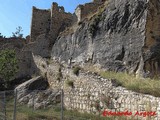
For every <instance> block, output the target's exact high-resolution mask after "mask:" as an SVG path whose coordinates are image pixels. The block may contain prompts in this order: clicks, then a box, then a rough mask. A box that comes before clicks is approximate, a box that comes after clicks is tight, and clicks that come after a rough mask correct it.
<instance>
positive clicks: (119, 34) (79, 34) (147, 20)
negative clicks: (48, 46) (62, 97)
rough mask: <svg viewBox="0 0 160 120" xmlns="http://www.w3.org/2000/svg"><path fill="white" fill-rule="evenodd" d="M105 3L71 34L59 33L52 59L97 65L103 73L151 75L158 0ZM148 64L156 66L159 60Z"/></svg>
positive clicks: (159, 6)
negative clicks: (105, 70) (145, 73)
mask: <svg viewBox="0 0 160 120" xmlns="http://www.w3.org/2000/svg"><path fill="white" fill-rule="evenodd" d="M105 4H106V5H105V7H104V8H100V9H99V10H98V12H97V14H96V15H94V16H92V17H91V18H86V19H85V20H84V21H83V22H81V23H79V26H78V27H77V29H76V30H75V31H74V32H72V33H70V34H67V35H66V34H65V33H63V34H61V35H60V36H59V37H58V39H57V40H56V42H55V44H54V46H53V48H52V57H58V58H60V60H61V61H66V62H67V61H68V60H71V61H74V62H75V61H76V62H84V63H85V62H91V63H93V64H100V65H101V66H102V67H104V68H105V69H107V70H115V71H125V70H126V71H128V72H133V73H135V72H137V74H143V73H144V72H148V71H150V73H152V72H154V73H155V71H157V70H158V68H159V66H156V67H157V68H155V69H154V70H153V67H154V66H150V64H151V63H149V65H148V61H150V60H151V59H155V58H157V56H158V52H157V51H156V49H158V46H157V44H158V35H159V34H160V33H159V30H160V25H159V24H160V22H159V21H158V19H159V17H160V14H159V11H160V1H159V0H149V1H146V0H110V1H107V2H106V3H105ZM153 35H155V36H153ZM155 39H157V40H155ZM151 61H152V60H151ZM152 64H157V65H159V60H158V59H156V63H155V62H154V63H152Z"/></svg>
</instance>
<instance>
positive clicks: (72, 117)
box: [6, 98, 124, 120]
mask: <svg viewBox="0 0 160 120" xmlns="http://www.w3.org/2000/svg"><path fill="white" fill-rule="evenodd" d="M6 108H7V109H6V115H7V120H9V119H10V120H11V119H12V118H13V108H14V99H13V98H11V99H10V100H7V106H6ZM16 114H17V116H16V120H61V106H60V104H57V105H55V106H54V107H52V108H46V109H41V110H33V108H29V107H27V106H26V105H20V104H18V105H17V113H16ZM100 114H101V113H100ZM115 118H118V120H124V117H103V116H99V115H95V114H89V113H86V112H85V113H80V112H78V111H76V110H72V111H71V110H65V109H64V120H106V119H107V120H115Z"/></svg>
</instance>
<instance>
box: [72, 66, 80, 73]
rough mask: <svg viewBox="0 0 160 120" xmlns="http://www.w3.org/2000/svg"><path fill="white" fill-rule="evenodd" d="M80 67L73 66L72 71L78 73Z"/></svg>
mask: <svg viewBox="0 0 160 120" xmlns="http://www.w3.org/2000/svg"><path fill="white" fill-rule="evenodd" d="M80 69H81V68H80V67H79V66H74V67H73V73H74V74H75V75H79V70H80Z"/></svg>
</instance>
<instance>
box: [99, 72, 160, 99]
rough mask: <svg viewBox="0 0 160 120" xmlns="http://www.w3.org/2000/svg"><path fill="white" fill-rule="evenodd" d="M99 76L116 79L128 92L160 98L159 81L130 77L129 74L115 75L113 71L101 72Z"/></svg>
mask: <svg viewBox="0 0 160 120" xmlns="http://www.w3.org/2000/svg"><path fill="white" fill-rule="evenodd" d="M99 74H100V76H102V77H104V78H108V79H115V80H116V82H117V83H118V84H119V85H121V86H123V87H125V88H127V89H128V90H133V91H135V92H139V93H144V94H150V95H153V96H155V97H160V92H159V91H160V81H159V80H156V79H149V78H145V79H143V78H136V77H135V76H134V75H129V74H127V73H115V72H111V71H105V72H104V71H103V72H102V71H101V72H99Z"/></svg>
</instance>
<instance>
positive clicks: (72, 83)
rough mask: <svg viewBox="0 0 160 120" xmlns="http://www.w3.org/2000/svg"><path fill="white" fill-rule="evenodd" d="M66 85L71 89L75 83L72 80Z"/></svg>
mask: <svg viewBox="0 0 160 120" xmlns="http://www.w3.org/2000/svg"><path fill="white" fill-rule="evenodd" d="M66 84H67V85H68V86H69V87H72V88H73V87H74V82H73V81H72V80H67V81H66Z"/></svg>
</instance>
